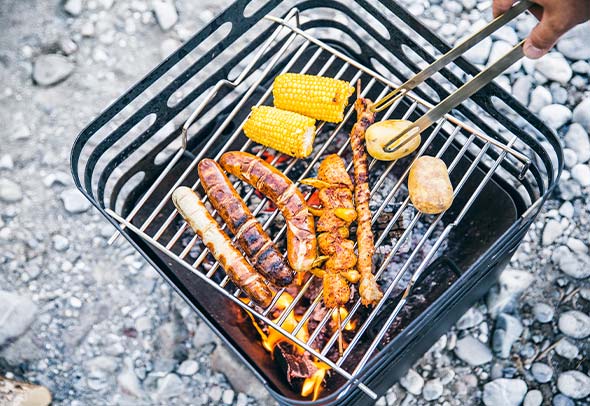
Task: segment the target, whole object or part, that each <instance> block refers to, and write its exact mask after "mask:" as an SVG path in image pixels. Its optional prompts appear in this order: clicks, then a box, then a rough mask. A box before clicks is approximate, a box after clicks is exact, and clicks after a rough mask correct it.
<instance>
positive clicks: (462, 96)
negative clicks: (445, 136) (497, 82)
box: [384, 40, 528, 169]
mask: <svg viewBox="0 0 590 406" xmlns="http://www.w3.org/2000/svg"><path fill="white" fill-rule="evenodd" d="M523 45H524V40H523V41H521V42H520V43H519V44H518V45H516V46H515V47H514V48H512V50H510V52H508V53H507V54H506V55H504V56H503V57H502V58H500V59H498V61H496V62H495V63H494V64H492V65H490V66H489V67H488V68H487V69H485V70H483V71H481V72H480V73H479V74H478V75H477V76H475V77H474V78H473V79H471V80H470V81H469V82H467V83H465V84H464V85H463V86H461V87H460V88H459V89H457V90H456V91H455V92H453V93H452V94H450V95H449V96H448V97H447V98H446V99H444V100H443V101H441V102H440V103H439V104H437V105H436V106H434V107H433V108H432V109H430V110H428V111H427V112H426V113H425V114H424V115H423V116H422V117H420V118H419V119H418V120H416V121H415V122H414V123H412V125H410V126H408V127H407V128H406V129H404V130H403V131H402V132H401V133H399V134H397V135H396V136H395V137H394V138H393V139H391V141H389V142H388V143H387V144H386V145H385V147H384V150H385V151H386V152H394V151H397V150H398V149H399V148H401V147H403V146H404V145H406V144H407V143H408V142H410V141H411V140H412V139H413V138H414V137H416V136H417V135H418V134H420V133H421V132H422V131H424V130H425V129H426V128H428V127H429V126H430V125H431V124H432V123H434V122H435V121H438V120H439V119H440V118H442V117H443V116H444V115H445V114H447V113H448V112H449V111H451V110H452V109H453V108H455V107H457V106H458V105H459V104H461V103H462V102H463V101H464V100H466V99H467V98H469V97H470V96H471V95H473V94H474V93H475V92H477V91H478V90H479V89H481V88H482V87H484V86H485V85H487V84H488V83H489V82H491V81H492V80H493V79H494V78H495V77H496V76H498V75H499V74H500V73H502V72H504V71H505V70H506V69H507V68H508V67H510V66H511V65H512V64H513V63H515V62H516V61H518V60H519V59H520V58H522V57H523V56H524V52H523ZM407 134H409V135H408V136H406V135H407ZM404 137H405V139H404V140H403V141H402V142H401V143H398V141H399V140H401V139H402V138H404ZM490 140H491V139H490ZM492 143H494V142H492ZM494 144H495V143H494ZM495 145H497V146H502V144H500V143H498V144H495ZM526 161H528V159H526ZM527 169H528V167H527Z"/></svg>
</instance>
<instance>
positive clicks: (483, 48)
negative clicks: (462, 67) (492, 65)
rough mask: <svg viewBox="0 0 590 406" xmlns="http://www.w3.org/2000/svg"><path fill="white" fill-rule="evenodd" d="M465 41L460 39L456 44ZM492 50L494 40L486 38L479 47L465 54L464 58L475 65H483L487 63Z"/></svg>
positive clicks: (474, 47) (476, 46)
mask: <svg viewBox="0 0 590 406" xmlns="http://www.w3.org/2000/svg"><path fill="white" fill-rule="evenodd" d="M463 39H465V37H463V38H459V39H458V40H457V41H456V43H459V42H460V41H462V40H463ZM491 49H492V39H491V38H490V37H485V38H484V39H482V40H481V41H480V42H479V43H478V44H477V45H475V46H473V48H471V49H470V50H468V51H467V52H465V54H464V57H465V58H466V59H467V60H468V61H469V62H471V63H473V64H481V65H483V64H485V63H486V62H487V60H488V57H489V56H490V51H491Z"/></svg>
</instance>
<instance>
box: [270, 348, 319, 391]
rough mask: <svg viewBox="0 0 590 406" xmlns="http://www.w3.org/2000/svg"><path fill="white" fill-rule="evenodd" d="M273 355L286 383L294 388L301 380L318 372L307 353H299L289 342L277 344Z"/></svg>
mask: <svg viewBox="0 0 590 406" xmlns="http://www.w3.org/2000/svg"><path fill="white" fill-rule="evenodd" d="M273 354H274V358H275V360H276V361H277V364H278V365H279V367H280V368H281V369H282V370H283V372H284V373H285V377H286V378H287V381H288V382H289V384H290V385H292V386H294V387H298V386H300V385H301V383H302V382H301V381H302V380H304V379H305V378H309V377H310V376H312V375H313V374H314V373H315V372H317V370H318V368H317V367H316V366H315V364H314V363H313V360H312V358H311V355H309V353H308V352H304V353H301V352H299V351H298V350H297V348H296V347H295V346H294V345H293V344H291V343H289V342H286V341H282V342H280V343H278V344H277V345H276V346H275V348H274V352H273Z"/></svg>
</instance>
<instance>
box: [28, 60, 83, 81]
mask: <svg viewBox="0 0 590 406" xmlns="http://www.w3.org/2000/svg"><path fill="white" fill-rule="evenodd" d="M73 71H74V64H73V63H72V62H70V61H69V60H68V59H67V58H66V57H65V56H63V55H58V54H49V55H41V56H39V57H38V58H37V59H36V60H35V64H34V66H33V80H34V81H35V83H36V84H38V85H40V86H52V85H55V84H57V83H59V82H61V81H63V80H65V79H66V78H67V77H68V76H70V75H71V74H72V72H73Z"/></svg>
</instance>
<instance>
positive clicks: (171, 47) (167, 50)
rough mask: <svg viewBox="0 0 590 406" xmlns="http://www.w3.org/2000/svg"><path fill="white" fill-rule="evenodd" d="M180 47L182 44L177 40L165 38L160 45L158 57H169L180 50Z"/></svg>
mask: <svg viewBox="0 0 590 406" xmlns="http://www.w3.org/2000/svg"><path fill="white" fill-rule="evenodd" d="M181 45H182V43H181V42H180V41H178V40H177V39H174V38H166V39H165V40H164V41H162V44H161V45H160V55H161V56H162V59H164V58H167V57H168V56H170V55H171V54H172V53H173V52H174V51H176V50H177V49H178V48H180V46H181Z"/></svg>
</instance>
